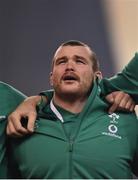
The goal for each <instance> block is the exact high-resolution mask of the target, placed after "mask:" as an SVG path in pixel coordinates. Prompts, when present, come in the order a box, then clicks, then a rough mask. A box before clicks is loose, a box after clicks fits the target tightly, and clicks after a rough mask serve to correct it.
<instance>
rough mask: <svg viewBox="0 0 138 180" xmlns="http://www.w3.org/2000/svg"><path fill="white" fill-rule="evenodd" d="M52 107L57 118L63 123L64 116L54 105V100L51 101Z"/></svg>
mask: <svg viewBox="0 0 138 180" xmlns="http://www.w3.org/2000/svg"><path fill="white" fill-rule="evenodd" d="M50 108H51V110H52V111H53V113H54V114H55V115H56V116H57V118H58V119H59V120H60V121H61V122H62V123H63V122H64V120H63V117H62V116H61V114H60V113H59V111H58V110H57V108H56V107H55V106H54V104H53V100H51V101H50Z"/></svg>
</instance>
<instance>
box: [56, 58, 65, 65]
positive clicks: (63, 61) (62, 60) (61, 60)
mask: <svg viewBox="0 0 138 180" xmlns="http://www.w3.org/2000/svg"><path fill="white" fill-rule="evenodd" d="M65 63H66V59H64V58H63V59H58V60H57V62H56V65H60V64H65Z"/></svg>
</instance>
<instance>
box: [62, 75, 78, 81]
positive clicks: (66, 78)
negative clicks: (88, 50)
mask: <svg viewBox="0 0 138 180" xmlns="http://www.w3.org/2000/svg"><path fill="white" fill-rule="evenodd" d="M62 79H63V81H78V77H77V76H76V75H74V74H66V75H64V76H63V78H62Z"/></svg>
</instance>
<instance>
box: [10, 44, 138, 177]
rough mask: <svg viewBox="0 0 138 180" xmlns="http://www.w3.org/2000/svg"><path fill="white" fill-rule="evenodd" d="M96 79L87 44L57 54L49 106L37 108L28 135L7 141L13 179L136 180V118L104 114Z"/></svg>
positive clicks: (64, 47) (66, 46)
mask: <svg viewBox="0 0 138 180" xmlns="http://www.w3.org/2000/svg"><path fill="white" fill-rule="evenodd" d="M99 75H100V71H99V67H98V63H97V59H96V57H95V54H94V52H93V51H92V50H91V49H90V47H89V46H87V45H86V44H84V43H81V42H76V41H75V42H74V41H70V42H67V43H64V44H62V45H61V46H60V47H59V48H58V50H57V51H56V53H55V55H54V59H53V64H52V72H51V75H50V82H51V85H52V86H53V88H54V94H53V97H52V100H51V101H50V103H49V104H48V105H47V106H41V105H40V106H39V112H38V119H37V127H36V130H35V132H34V134H33V135H29V136H26V137H24V138H23V139H11V146H10V148H9V154H10V156H9V159H10V168H11V173H12V174H13V178H52V179H53V178H83V179H86V178H90V179H91V178H101V179H103V178H120V179H121V178H126V179H129V178H132V172H133V173H135V174H136V175H137V168H138V166H137V165H136V162H137V161H136V160H137V153H138V149H137V143H138V132H137V128H138V122H137V120H136V116H135V114H133V113H126V112H125V113H124V112H117V113H113V114H110V115H109V114H108V113H107V110H106V109H107V107H108V104H107V102H106V101H105V100H104V99H103V98H102V97H101V95H102V93H105V91H106V89H105V88H104V85H103V84H102V86H101V87H100V86H99V84H100V82H99V80H98V78H97V76H99ZM106 85H108V87H110V86H112V84H111V83H110V82H109V83H107V84H106ZM136 85H137V84H136ZM128 89H129V88H128Z"/></svg>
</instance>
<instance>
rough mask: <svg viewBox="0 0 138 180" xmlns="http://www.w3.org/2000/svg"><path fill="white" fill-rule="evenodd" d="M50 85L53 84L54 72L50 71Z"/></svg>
mask: <svg viewBox="0 0 138 180" xmlns="http://www.w3.org/2000/svg"><path fill="white" fill-rule="evenodd" d="M49 79H50V85H51V86H53V73H52V72H50V78H49Z"/></svg>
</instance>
